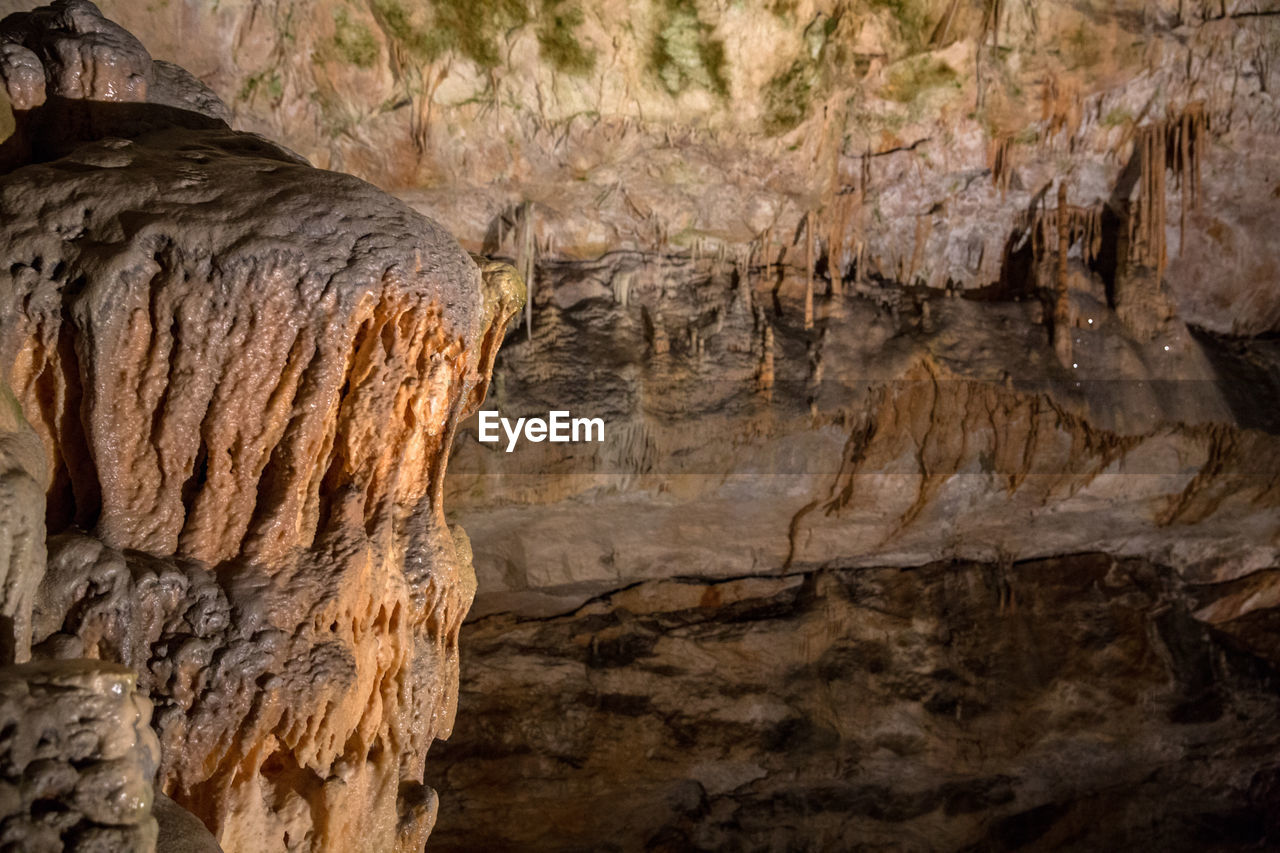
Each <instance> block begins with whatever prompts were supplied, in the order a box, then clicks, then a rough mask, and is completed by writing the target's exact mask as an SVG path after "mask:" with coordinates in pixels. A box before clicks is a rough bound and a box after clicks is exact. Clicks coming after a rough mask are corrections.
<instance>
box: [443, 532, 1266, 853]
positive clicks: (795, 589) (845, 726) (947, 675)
mask: <svg viewBox="0 0 1280 853" xmlns="http://www.w3.org/2000/svg"><path fill="white" fill-rule="evenodd" d="M1221 592H1222V590H1219V589H1215V588H1214V587H1198V586H1188V585H1184V584H1182V583H1181V582H1180V581H1178V580H1176V579H1174V578H1173V577H1172V576H1171V575H1170V573H1169V572H1168V570H1167V569H1165V568H1162V567H1157V566H1153V565H1151V564H1149V563H1146V562H1143V561H1140V560H1115V559H1112V558H1109V557H1106V556H1103V555H1077V556H1072V557H1063V558H1057V559H1052V560H1046V561H1034V562H1028V563H1015V564H1005V565H1003V566H1002V565H990V564H973V563H947V564H930V565H928V566H924V567H921V568H918V569H911V570H900V569H884V568H876V569H856V570H849V569H842V568H830V569H822V570H817V571H813V572H805V573H802V574H796V575H788V576H785V577H747V578H733V579H728V580H724V581H722V582H717V583H708V582H706V581H701V580H694V579H685V580H672V581H651V582H646V583H641V584H637V585H635V586H632V587H629V588H627V589H625V590H620V591H617V592H614V593H612V594H610V595H608V596H605V597H602V598H600V599H597V600H594V601H592V602H590V603H588V604H586V605H585V606H583V607H582V608H580V609H578V610H576V611H574V612H571V613H566V614H563V615H559V616H555V617H547V618H527V617H520V616H514V615H507V614H503V615H494V616H489V617H486V618H483V619H480V620H478V621H475V622H474V623H471V624H469V625H468V628H467V631H466V634H465V635H466V650H467V656H466V662H465V664H464V676H463V683H464V689H463V695H462V698H461V701H460V706H459V713H460V714H461V715H462V719H465V720H466V721H467V722H466V725H464V726H461V727H459V729H458V732H457V733H456V734H455V736H454V738H453V739H451V740H450V742H449V743H448V744H444V745H442V747H441V752H442V753H443V754H440V755H437V754H436V753H433V759H435V760H434V761H433V764H432V769H433V771H434V772H436V773H439V774H440V775H438V776H435V777H434V778H435V779H436V780H438V785H439V788H440V792H441V804H442V805H441V814H440V821H439V824H438V825H437V829H436V832H435V834H434V835H433V836H432V842H431V846H432V849H440V850H474V849H485V850H640V849H647V850H724V849H736V850H796V849H800V850H823V849H859V850H903V851H936V850H961V849H965V850H984V851H1000V850H1017V849H1027V850H1051V849H1066V850H1116V849H1135V850H1139V849H1140V850H1185V851H1193V850H1220V851H1225V850H1240V851H1243V850H1258V849H1269V847H1270V846H1272V845H1273V844H1274V839H1275V838H1276V832H1277V830H1278V829H1280V827H1277V826H1276V823H1275V821H1276V814H1277V811H1276V809H1277V806H1280V787H1278V786H1277V782H1278V781H1280V776H1278V773H1280V768H1278V767H1277V764H1276V754H1277V748H1280V725H1277V716H1276V715H1277V710H1276V709H1277V705H1276V691H1277V687H1278V686H1280V682H1277V670H1276V663H1277V659H1276V657H1275V655H1274V651H1275V643H1274V620H1272V625H1266V626H1264V625H1261V624H1256V623H1255V624H1252V625H1251V624H1249V620H1247V619H1244V620H1237V621H1234V622H1227V623H1225V624H1220V625H1216V626H1213V627H1210V626H1208V625H1206V624H1205V623H1204V622H1202V621H1200V620H1199V619H1198V618H1197V616H1196V613H1195V611H1194V608H1197V607H1199V606H1201V605H1202V604H1203V603H1204V602H1205V601H1206V600H1208V599H1211V598H1215V597H1217V596H1218V595H1220V594H1221ZM1259 644H1260V645H1261V646H1263V647H1265V648H1266V650H1265V651H1263V650H1261V649H1260V648H1259ZM442 768H445V769H444V770H442ZM511 779H516V780H524V782H525V783H524V784H512V783H511V782H510V781H509V780H511ZM535 780H536V781H535Z"/></svg>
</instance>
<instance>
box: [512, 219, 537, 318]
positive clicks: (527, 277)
mask: <svg viewBox="0 0 1280 853" xmlns="http://www.w3.org/2000/svg"><path fill="white" fill-rule="evenodd" d="M519 218H520V222H519V228H520V232H519V233H520V236H519V245H518V246H517V248H516V268H517V269H519V270H520V275H521V277H522V278H523V279H524V284H525V293H526V294H527V296H526V299H525V303H524V329H525V336H526V338H527V339H528V340H533V285H534V271H535V270H534V252H535V241H534V228H533V202H531V201H526V202H524V203H522V204H521V205H520V214H519Z"/></svg>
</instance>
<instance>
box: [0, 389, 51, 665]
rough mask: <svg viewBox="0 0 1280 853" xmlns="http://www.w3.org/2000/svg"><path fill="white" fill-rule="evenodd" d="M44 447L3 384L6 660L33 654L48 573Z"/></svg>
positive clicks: (1, 604)
mask: <svg viewBox="0 0 1280 853" xmlns="http://www.w3.org/2000/svg"><path fill="white" fill-rule="evenodd" d="M46 483H47V475H46V465H45V459H44V453H43V448H42V447H41V446H40V440H39V438H37V436H36V434H35V432H34V431H33V430H32V429H31V427H30V426H29V425H28V424H27V422H26V419H25V418H24V417H23V415H22V409H21V407H20V406H19V405H18V401H17V400H16V399H14V396H13V393H12V392H11V391H10V390H9V388H8V386H7V385H5V384H4V383H3V382H0V518H3V519H4V524H3V525H0V658H2V659H3V660H5V661H6V662H8V663H14V662H22V661H25V660H27V658H28V657H30V655H31V608H32V606H33V605H34V603H35V596H36V589H37V588H38V587H39V585H40V579H41V578H42V577H44V568H45V550H44V490H45V485H46Z"/></svg>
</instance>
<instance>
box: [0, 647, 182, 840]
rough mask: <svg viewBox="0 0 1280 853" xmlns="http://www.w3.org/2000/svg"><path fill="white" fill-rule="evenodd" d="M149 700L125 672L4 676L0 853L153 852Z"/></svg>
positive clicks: (33, 671)
mask: <svg viewBox="0 0 1280 853" xmlns="http://www.w3.org/2000/svg"><path fill="white" fill-rule="evenodd" d="M150 720H151V703H150V702H148V701H147V699H146V698H145V696H143V695H141V694H138V693H136V692H135V686H134V675H133V673H132V672H130V671H129V669H128V668H126V667H123V666H119V665H115V664H109V663H104V662H100V661H42V662H39V663H29V664H23V665H20V666H12V667H6V668H4V669H3V670H0V729H3V732H4V736H3V738H0V787H2V789H3V794H2V797H3V802H2V803H0V811H3V816H2V817H0V849H5V850H14V851H18V850H21V851H24V853H28V851H29V853H59V851H64V850H68V851H70V850H77V851H89V850H119V851H132V852H133V853H150V852H151V851H153V850H155V849H156V846H155V845H156V822H155V820H154V819H153V818H152V816H151V803H152V787H151V781H152V777H153V776H154V774H155V769H156V765H157V763H158V761H159V758H160V750H159V746H158V744H157V742H156V736H155V734H154V733H153V732H152V731H151V727H150V726H149V725H148V723H149V722H150Z"/></svg>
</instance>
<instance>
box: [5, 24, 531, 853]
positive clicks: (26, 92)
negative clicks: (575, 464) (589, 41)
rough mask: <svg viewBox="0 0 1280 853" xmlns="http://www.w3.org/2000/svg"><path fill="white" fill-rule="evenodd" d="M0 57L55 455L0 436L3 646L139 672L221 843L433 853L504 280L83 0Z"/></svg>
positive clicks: (178, 778)
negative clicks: (273, 133)
mask: <svg viewBox="0 0 1280 853" xmlns="http://www.w3.org/2000/svg"><path fill="white" fill-rule="evenodd" d="M0 43H2V44H3V54H0V56H2V58H3V64H2V65H0V79H3V82H4V84H5V87H6V90H7V93H8V98H9V100H10V101H11V102H12V104H13V106H14V110H15V118H16V120H15V131H14V134H13V136H12V137H11V138H10V139H9V140H8V141H7V142H6V143H5V152H4V154H5V156H6V158H7V159H6V161H5V162H6V164H7V166H8V170H7V173H6V174H4V175H3V177H0V231H3V234H2V235H0V242H2V243H3V245H4V246H5V247H6V253H7V254H6V262H5V264H4V265H3V272H0V275H3V276H4V277H5V284H4V288H3V292H4V304H3V306H0V312H2V315H3V325H2V326H0V354H3V359H4V364H5V365H6V369H7V373H8V377H9V381H10V383H11V385H12V387H13V389H14V393H15V395H16V397H17V400H18V402H19V403H20V404H21V408H22V410H23V411H24V412H25V414H26V417H27V419H28V420H29V421H30V423H31V426H32V427H33V428H34V431H35V433H36V435H38V437H39V441H40V443H41V444H42V445H43V449H44V453H43V454H42V455H43V457H44V458H43V459H42V460H39V461H40V462H42V463H43V464H42V465H33V464H32V463H31V460H30V454H27V455H23V453H24V450H25V449H24V448H23V447H21V446H19V445H18V444H12V445H6V446H5V447H4V448H2V449H3V450H4V452H5V453H6V461H7V464H8V465H9V470H10V471H11V473H9V474H7V475H6V480H5V488H6V501H7V507H8V506H10V505H12V509H11V510H10V512H9V513H8V514H7V517H6V520H7V522H10V527H9V530H10V531H19V530H21V531H24V534H23V535H24V536H25V537H26V538H22V537H20V536H18V535H17V534H16V533H14V532H10V533H9V534H8V535H9V539H8V541H7V543H6V544H7V545H8V561H7V564H6V570H7V574H6V584H5V602H4V604H5V612H6V614H8V615H9V618H10V620H11V621H12V623H13V627H14V636H15V638H16V639H15V641H14V649H15V651H16V654H17V656H18V657H22V656H24V655H25V653H26V649H27V647H28V646H29V645H31V644H34V645H35V647H36V653H37V655H38V656H40V657H49V658H76V659H78V658H90V659H95V660H102V661H112V662H116V663H119V664H123V665H125V666H127V667H129V668H131V669H132V670H134V671H136V673H137V679H138V687H139V690H141V691H142V692H144V693H145V694H147V695H149V696H150V697H151V700H152V701H153V702H154V703H155V706H156V707H155V718H154V726H155V729H156V731H157V733H158V735H159V740H160V747H161V749H160V767H159V775H158V778H157V785H158V787H159V788H160V789H161V790H163V791H164V793H166V794H168V795H169V796H171V797H172V798H173V799H174V800H175V801H176V802H177V803H178V804H179V805H181V806H182V807H184V808H186V809H188V810H190V811H191V812H193V813H194V814H195V815H196V816H198V817H199V818H200V819H201V820H203V821H204V823H205V824H206V825H207V826H209V827H210V828H211V829H213V830H214V832H215V833H216V835H217V837H218V840H219V841H220V843H221V845H222V848H223V849H224V850H226V851H229V853H232V852H233V851H254V853H258V851H268V850H313V851H356V850H369V851H389V850H421V849H422V847H423V844H424V842H425V838H426V835H427V833H428V832H429V831H430V829H431V825H432V822H433V820H434V814H435V808H436V799H435V794H434V792H432V791H431V790H430V789H429V788H426V787H425V786H424V785H423V784H422V773H423V762H424V759H425V755H426V751H427V748H428V747H429V746H430V744H431V743H432V741H433V740H435V739H436V738H437V737H445V736H447V735H448V733H449V731H450V728H451V727H452V724H453V712H454V702H455V698H456V695H457V666H458V663H457V640H458V630H459V627H460V624H461V621H462V618H463V615H464V614H465V613H466V610H467V607H468V606H469V604H470V601H471V597H472V594H473V592H474V580H473V578H472V574H471V567H470V554H469V548H468V546H467V542H466V537H465V534H463V533H462V532H461V530H460V529H457V528H453V529H451V528H450V527H449V526H448V525H447V524H446V522H445V520H444V516H443V508H442V504H441V499H442V492H443V489H442V481H443V476H444V469H445V463H446V458H447V455H448V449H449V443H450V441H451V439H452V437H453V434H454V432H455V430H456V428H457V424H458V422H459V421H460V420H461V419H462V418H463V417H465V416H466V414H467V413H468V412H469V411H470V410H471V409H473V408H475V406H477V405H478V403H479V401H480V400H481V399H482V398H483V395H484V389H485V386H486V384H487V381H488V371H489V369H490V367H491V365H492V362H493V358H494V355H495V352H496V347H497V343H498V342H499V341H500V340H501V335H502V333H503V331H504V330H505V327H506V322H507V320H508V318H509V317H510V316H511V315H512V314H513V313H514V312H515V311H517V310H518V308H519V303H520V300H521V299H522V290H521V288H520V285H519V281H518V279H515V278H513V277H512V276H511V275H510V274H509V273H508V272H507V271H506V268H503V267H500V266H494V267H492V268H491V269H490V270H489V272H488V273H487V278H488V279H489V280H490V283H489V284H488V285H487V286H485V285H482V274H481V272H480V270H479V269H478V268H477V266H476V264H475V263H474V262H473V261H472V260H471V258H470V257H468V256H467V254H466V253H465V252H463V251H462V250H461V248H459V246H458V245H457V243H456V242H454V241H453V239H452V238H451V237H450V236H449V235H448V234H447V233H445V232H444V231H443V230H442V229H441V228H440V227H439V226H437V225H435V224H434V223H432V222H431V221H430V220H428V219H426V218H425V217H423V216H421V215H419V214H417V213H415V212H414V211H412V210H410V209H409V208H407V207H406V206H404V205H403V204H401V203H399V202H397V201H395V200H394V199H392V198H391V197H389V196H387V195H385V194H383V193H382V192H380V191H378V190H376V189H375V188H373V187H371V186H369V185H368V184H365V183H363V182H362V181H359V180H357V179H355V178H351V177H348V176H345V175H340V174H336V173H332V172H325V171H321V170H318V169H314V168H312V167H311V166H309V165H307V164H306V163H305V162H304V161H302V160H301V159H300V158H299V157H297V156H296V155H294V154H292V153H290V152H288V151H286V150H284V149H281V148H279V147H277V146H275V145H273V144H271V143H269V142H267V141H265V140H264V139H262V138H260V137H256V136H253V135H250V134H244V133H237V132H234V131H232V130H230V129H229V128H228V127H227V126H226V124H225V122H224V121H223V118H224V117H225V115H226V113H225V110H224V108H222V107H221V105H220V103H219V102H218V101H217V99H216V97H215V96H213V95H212V93H211V92H209V91H208V90H207V89H205V88H204V87H203V86H202V85H201V84H199V83H197V82H196V81H195V80H194V79H193V78H191V77H190V75H187V74H186V72H184V71H182V70H181V69H179V68H177V67H176V66H173V65H169V64H167V63H162V62H154V61H152V59H151V57H150V56H149V54H148V53H147V51H146V50H145V49H144V48H143V47H142V45H141V43H140V42H138V41H137V39H135V38H133V37H132V36H131V35H130V34H129V33H127V32H126V31H125V30H123V29H122V28H120V27H119V26H117V25H115V24H113V23H111V22H110V21H108V20H106V19H104V18H103V17H102V16H101V15H100V14H99V12H98V10H97V9H96V8H95V7H94V6H93V5H92V4H90V3H88V2H83V0H70V2H59V3H55V4H53V5H52V6H50V7H45V8H41V9H39V10H37V11H35V12H32V13H30V14H26V15H15V16H11V17H9V18H7V19H5V20H4V22H3V23H0ZM12 409H13V407H12V405H11V406H10V410H12ZM10 416H11V417H16V416H17V415H16V413H15V414H12V415H10ZM10 460H11V461H10ZM46 472H47V474H46ZM41 479H46V480H47V482H48V501H47V508H46V510H45V511H44V512H43V513H40V514H41V515H42V516H43V517H42V518H39V519H38V520H37V521H38V523H31V521H30V519H28V518H24V517H23V513H26V514H27V515H28V516H29V515H30V514H31V513H32V512H37V511H38V510H37V509H36V508H37V507H39V506H40V505H41V502H40V501H37V500H33V497H34V495H33V492H35V493H36V494H38V492H37V491H36V490H35V489H33V488H32V483H33V482H38V481H40V480H41ZM46 524H47V528H48V534H49V544H48V567H47V571H46V570H45V566H44V565H43V555H42V554H40V553H37V552H40V551H42V550H43V544H44V542H43V539H44V536H43V533H44V530H43V526H44V525H46ZM42 575H43V577H41V576H42ZM36 585H38V591H37V590H36ZM33 604H34V606H33ZM33 611H34V615H31V614H32V612H33ZM63 840H64V841H66V840H67V839H66V838H65V837H64V839H63ZM24 849H27V848H24ZM30 849H35V848H34V847H32V848H30ZM95 849H96V848H95ZM112 849H127V848H126V847H123V846H121V847H117V848H112ZM138 849H143V847H142V846H141V845H139V846H138Z"/></svg>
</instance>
